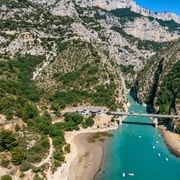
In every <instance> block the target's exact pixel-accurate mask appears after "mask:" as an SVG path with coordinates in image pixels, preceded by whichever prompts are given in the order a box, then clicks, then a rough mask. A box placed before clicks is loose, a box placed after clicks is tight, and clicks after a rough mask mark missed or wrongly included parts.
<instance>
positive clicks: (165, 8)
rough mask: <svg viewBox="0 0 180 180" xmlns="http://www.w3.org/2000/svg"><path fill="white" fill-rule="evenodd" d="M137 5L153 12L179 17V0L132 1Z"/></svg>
mask: <svg viewBox="0 0 180 180" xmlns="http://www.w3.org/2000/svg"><path fill="white" fill-rule="evenodd" d="M134 1H135V2H136V3H137V4H138V5H140V6H142V7H144V8H146V9H149V10H152V11H155V12H171V13H175V14H177V15H180V0H134Z"/></svg>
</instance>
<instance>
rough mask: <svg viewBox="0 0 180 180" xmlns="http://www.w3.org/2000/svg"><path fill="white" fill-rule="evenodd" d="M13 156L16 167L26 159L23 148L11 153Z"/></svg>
mask: <svg viewBox="0 0 180 180" xmlns="http://www.w3.org/2000/svg"><path fill="white" fill-rule="evenodd" d="M11 155H12V163H13V164H14V165H19V164H21V163H22V162H24V161H25V159H26V154H25V151H24V150H23V149H22V148H21V147H18V146H16V147H15V148H13V150H12V151H11Z"/></svg>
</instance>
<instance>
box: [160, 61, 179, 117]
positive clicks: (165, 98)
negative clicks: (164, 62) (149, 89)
mask: <svg viewBox="0 0 180 180" xmlns="http://www.w3.org/2000/svg"><path fill="white" fill-rule="evenodd" d="M179 69H180V61H178V62H177V63H175V64H174V66H173V67H172V69H171V71H170V72H169V73H168V74H167V75H165V76H164V79H163V82H162V84H161V87H160V90H159V92H158V95H157V97H158V99H157V105H159V106H160V110H159V111H160V113H164V114H169V112H170V109H171V108H172V107H173V105H174V103H175V100H176V99H179V98H180V71H179Z"/></svg>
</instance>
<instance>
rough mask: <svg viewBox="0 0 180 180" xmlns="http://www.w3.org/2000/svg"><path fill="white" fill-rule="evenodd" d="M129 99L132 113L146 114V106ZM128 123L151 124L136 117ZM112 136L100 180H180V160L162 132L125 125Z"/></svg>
mask: <svg viewBox="0 0 180 180" xmlns="http://www.w3.org/2000/svg"><path fill="white" fill-rule="evenodd" d="M128 99H129V102H130V103H131V106H130V107H129V112H130V111H133V112H142V113H145V112H146V109H145V107H143V106H142V105H140V104H138V103H136V102H135V101H133V99H132V98H131V97H129V96H128ZM126 121H135V122H151V120H150V118H148V117H132V116H129V117H127V118H126ZM110 133H112V134H113V137H112V138H111V139H110V140H109V144H108V149H107V153H106V156H105V158H104V163H103V166H102V169H101V171H100V173H99V174H98V175H97V176H96V178H95V179H96V180H121V179H132V180H180V158H177V157H175V156H174V155H172V154H171V152H170V151H169V149H168V147H167V145H166V144H165V142H164V138H163V137H162V134H161V131H160V130H159V129H156V128H154V127H153V126H150V125H138V124H123V125H122V126H120V127H119V128H118V129H117V130H114V131H110Z"/></svg>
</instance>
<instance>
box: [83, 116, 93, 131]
mask: <svg viewBox="0 0 180 180" xmlns="http://www.w3.org/2000/svg"><path fill="white" fill-rule="evenodd" d="M93 125H94V119H93V117H92V116H90V117H88V118H87V119H85V121H84V122H82V126H83V128H87V127H89V126H90V127H91V126H93Z"/></svg>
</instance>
